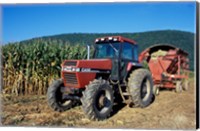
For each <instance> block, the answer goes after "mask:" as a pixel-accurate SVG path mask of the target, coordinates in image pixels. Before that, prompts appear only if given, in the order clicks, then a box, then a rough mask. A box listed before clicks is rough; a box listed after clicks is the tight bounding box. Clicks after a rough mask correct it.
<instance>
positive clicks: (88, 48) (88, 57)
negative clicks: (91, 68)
mask: <svg viewBox="0 0 200 131" xmlns="http://www.w3.org/2000/svg"><path fill="white" fill-rule="evenodd" d="M89 59H90V46H89V45H87V60H89Z"/></svg>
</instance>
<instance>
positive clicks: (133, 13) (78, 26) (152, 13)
mask: <svg viewBox="0 0 200 131" xmlns="http://www.w3.org/2000/svg"><path fill="white" fill-rule="evenodd" d="M195 6H196V3H195V2H179V3H178V2H162V3H161V2H148V3H145V2H142V3H139V2H137V3H136V2H135V3H133V2H132V3H84V4H83V3H79V4H69V3H68V4H35V5H31V4H29V5H28V4H24V5H19V4H18V5H14V4H13V5H2V14H1V15H2V16H1V18H2V36H3V38H2V39H3V43H8V42H16V41H21V40H26V39H30V38H35V37H41V36H49V35H55V34H63V33H122V32H132V33H134V32H145V31H153V30H165V29H169V30H182V31H189V32H193V33H195V28H196V26H195V25H196V7H195Z"/></svg>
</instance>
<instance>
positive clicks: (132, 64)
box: [125, 62, 143, 80]
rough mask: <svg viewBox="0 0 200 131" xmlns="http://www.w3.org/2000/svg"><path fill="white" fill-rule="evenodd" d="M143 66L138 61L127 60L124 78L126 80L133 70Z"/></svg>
mask: <svg viewBox="0 0 200 131" xmlns="http://www.w3.org/2000/svg"><path fill="white" fill-rule="evenodd" d="M139 68H143V65H142V64H141V63H138V62H129V63H128V65H127V68H126V74H125V79H126V80H128V77H129V75H130V74H131V72H132V71H133V70H136V69H139Z"/></svg>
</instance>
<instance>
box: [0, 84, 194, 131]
mask: <svg viewBox="0 0 200 131" xmlns="http://www.w3.org/2000/svg"><path fill="white" fill-rule="evenodd" d="M194 87H195V86H194V84H193V83H192V82H191V84H190V89H189V90H188V91H184V92H182V93H179V94H178V93H175V92H174V91H169V90H163V91H161V92H160V95H159V96H158V97H156V99H155V101H154V102H153V103H152V104H151V105H150V106H148V107H147V108H143V109H141V108H130V107H128V106H126V105H119V106H116V107H114V111H115V113H114V114H113V116H112V117H110V118H109V119H107V120H104V121H90V120H88V119H87V118H86V117H85V115H84V113H83V112H82V110H81V106H78V107H75V108H73V109H71V110H68V111H66V112H63V113H59V112H54V111H52V110H51V108H49V107H48V105H47V102H46V97H45V96H31V97H30V96H29V97H20V98H12V99H10V100H4V103H3V105H2V108H3V112H2V114H1V116H2V124H3V125H5V126H8V125H12V126H59V127H90V128H134V129H138V128H140V129H141V128H142V129H147V128H148V129H155V128H156V129H194V128H195V126H196V118H195V116H196V107H195V102H196V101H195V98H196V97H195V94H196V93H195V92H196V91H195V88H194Z"/></svg>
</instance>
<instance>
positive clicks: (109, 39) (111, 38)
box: [95, 36, 136, 45]
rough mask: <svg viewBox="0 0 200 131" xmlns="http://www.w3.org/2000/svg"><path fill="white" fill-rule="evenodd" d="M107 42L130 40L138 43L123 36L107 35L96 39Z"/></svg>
mask: <svg viewBox="0 0 200 131" xmlns="http://www.w3.org/2000/svg"><path fill="white" fill-rule="evenodd" d="M106 42H128V43H131V44H134V45H135V44H136V42H135V41H134V40H131V39H128V38H125V37H122V36H106V37H101V38H97V39H96V40H95V43H96V44H98V43H106Z"/></svg>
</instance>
